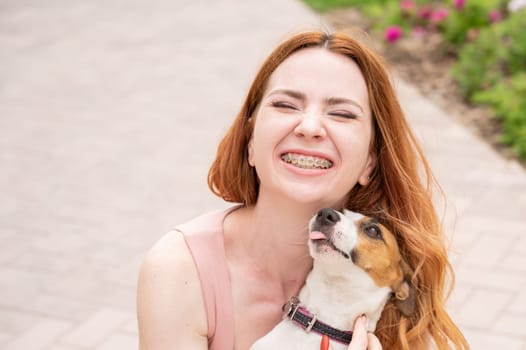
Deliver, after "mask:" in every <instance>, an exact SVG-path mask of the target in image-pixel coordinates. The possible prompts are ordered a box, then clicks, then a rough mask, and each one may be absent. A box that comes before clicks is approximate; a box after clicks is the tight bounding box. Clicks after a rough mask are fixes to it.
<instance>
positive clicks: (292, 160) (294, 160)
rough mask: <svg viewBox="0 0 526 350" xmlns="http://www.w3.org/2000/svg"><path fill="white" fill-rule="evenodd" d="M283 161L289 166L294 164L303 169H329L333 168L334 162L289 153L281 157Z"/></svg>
mask: <svg viewBox="0 0 526 350" xmlns="http://www.w3.org/2000/svg"><path fill="white" fill-rule="evenodd" d="M281 159H282V160H283V161H284V162H285V163H288V164H292V165H294V166H296V167H298V168H302V169H329V168H332V165H333V163H332V161H330V160H329V159H326V158H323V157H318V156H312V155H304V154H299V153H293V152H288V153H284V154H282V155H281Z"/></svg>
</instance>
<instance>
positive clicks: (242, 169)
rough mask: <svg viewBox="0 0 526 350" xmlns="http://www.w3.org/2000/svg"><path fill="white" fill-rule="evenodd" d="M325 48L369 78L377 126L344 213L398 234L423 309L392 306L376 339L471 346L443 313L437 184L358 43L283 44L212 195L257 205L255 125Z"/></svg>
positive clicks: (254, 90) (238, 121)
mask: <svg viewBox="0 0 526 350" xmlns="http://www.w3.org/2000/svg"><path fill="white" fill-rule="evenodd" d="M308 47H322V48H325V49H327V50H329V51H331V52H334V53H337V54H341V55H344V56H347V57H349V58H350V59H352V60H354V62H356V64H357V65H358V67H359V68H360V70H361V72H362V74H363V77H364V79H365V82H366V85H367V89H368V94H369V101H370V104H371V111H372V117H373V124H374V125H373V126H374V139H373V141H372V145H371V147H373V151H374V153H375V154H376V156H377V165H376V168H375V170H374V172H373V174H372V176H371V180H370V182H369V184H367V186H361V185H360V184H356V186H355V187H354V188H353V189H351V191H350V196H349V201H348V203H347V205H346V207H347V208H348V209H350V210H353V211H358V212H361V213H363V214H365V215H375V216H381V217H383V219H384V221H385V222H388V223H389V226H390V228H391V229H392V230H393V231H394V232H395V234H396V236H397V240H398V243H399V246H400V249H401V252H402V255H403V256H404V258H405V260H406V261H407V262H408V263H409V265H410V266H411V268H412V270H413V271H414V273H412V275H411V276H408V277H409V278H410V279H411V281H412V283H413V285H414V286H415V288H416V289H417V305H416V310H415V312H414V313H413V314H412V315H411V316H410V317H406V316H403V315H402V314H401V313H400V312H399V311H398V310H397V309H396V307H395V306H394V304H392V303H388V305H387V306H386V307H385V309H384V312H383V313H382V317H381V319H380V321H379V322H378V325H377V331H376V335H377V336H378V338H379V339H380V342H381V343H382V346H383V348H384V349H391V350H393V349H404V350H408V349H427V348H429V340H430V338H432V341H433V342H434V343H435V344H436V345H437V347H438V348H439V349H445V348H449V347H450V345H453V346H454V347H455V348H457V349H468V348H469V346H468V344H467V342H466V340H465V338H464V337H463V335H462V333H461V332H460V330H459V329H458V328H457V326H456V325H455V324H454V323H453V321H452V320H451V318H450V317H449V315H448V313H447V312H446V309H445V284H446V276H447V274H448V273H449V275H450V277H451V279H452V278H453V271H452V268H451V265H450V263H449V261H448V259H447V252H446V248H445V243H444V236H443V232H442V228H441V225H440V223H439V220H438V217H437V215H436V212H435V209H434V206H433V203H432V193H431V192H432V188H433V187H434V185H436V183H435V181H434V178H433V175H432V173H431V170H430V167H429V165H428V163H427V161H426V159H425V157H424V154H423V152H422V149H421V148H420V146H419V145H418V143H417V141H416V139H415V136H414V135H413V133H412V131H411V128H410V127H409V124H408V123H407V121H406V119H405V117H404V113H403V111H402V109H401V107H400V104H399V102H398V98H397V96H396V93H395V90H394V88H393V85H392V83H391V79H390V77H389V74H388V70H387V68H386V67H387V65H386V63H385V61H384V60H383V59H382V58H381V57H380V56H378V55H377V54H376V53H374V52H373V51H372V50H370V49H369V48H368V47H367V46H366V45H364V44H362V43H361V42H360V41H358V40H356V39H354V38H352V37H350V36H348V35H346V34H343V33H338V32H337V33H331V34H328V33H325V32H322V31H309V32H303V33H299V34H296V35H294V36H292V37H291V38H289V39H288V40H286V41H284V42H283V43H282V44H281V45H279V46H278V47H277V48H276V49H275V50H274V51H273V52H272V54H271V55H270V56H269V57H268V58H267V59H266V60H265V62H264V63H263V65H262V67H261V69H260V70H259V72H258V74H257V75H256V78H255V79H254V81H253V83H252V85H251V87H250V89H249V91H248V95H247V97H246V99H245V101H244V103H243V106H242V107H241V111H240V112H239V113H238V115H237V117H236V118H235V120H234V122H233V124H232V125H231V127H230V129H229V130H228V132H227V134H226V136H225V137H224V138H223V140H222V141H221V142H220V144H219V147H218V150H217V156H216V159H215V161H214V162H213V164H212V166H211V168H210V172H209V174H208V184H209V187H210V188H211V190H212V191H213V192H214V193H215V194H217V195H218V196H220V197H222V198H223V199H225V200H226V201H230V202H239V203H244V204H246V205H251V204H254V203H255V202H256V201H257V197H258V179H257V175H256V173H255V170H254V169H253V168H252V167H250V166H249V164H248V153H247V145H248V142H249V140H250V137H251V135H252V132H253V129H254V121H253V119H252V118H251V117H252V116H253V115H254V113H255V111H256V110H257V108H258V105H259V103H260V102H261V99H262V96H263V93H264V91H265V88H266V84H267V82H268V80H269V78H270V76H271V74H272V73H273V72H274V70H275V69H276V68H277V67H278V66H279V65H280V64H281V63H282V62H283V61H284V60H285V59H286V58H287V57H289V56H290V55H292V54H293V53H294V52H296V51H298V50H301V49H304V48H308Z"/></svg>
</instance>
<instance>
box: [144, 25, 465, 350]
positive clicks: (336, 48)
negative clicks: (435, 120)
mask: <svg viewBox="0 0 526 350" xmlns="http://www.w3.org/2000/svg"><path fill="white" fill-rule="evenodd" d="M422 175H423V176H422ZM422 179H423V180H422ZM432 180H433V178H432V175H431V173H430V169H429V167H428V165H427V162H426V160H425V158H424V156H423V154H422V151H421V149H420V147H419V146H418V145H417V143H416V141H415V138H414V136H413V134H412V133H411V130H410V129H409V126H408V124H407V122H406V120H405V119H404V116H403V113H402V110H401V108H400V106H399V103H398V100H397V98H396V96H395V92H394V90H393V87H392V85H391V82H390V80H389V77H388V75H387V73H386V68H385V64H384V63H383V61H382V59H381V58H380V57H378V56H377V55H376V54H375V53H373V52H372V51H370V50H369V49H367V48H366V47H365V46H364V45H363V44H361V43H359V42H358V41H356V40H355V39H353V38H351V37H348V36H346V35H345V34H342V33H333V34H327V33H324V32H318V31H312V32H303V33H300V34H297V35H294V36H293V37H291V38H290V39H288V40H286V41H285V42H283V43H282V44H281V45H280V46H278V47H277V48H276V49H275V50H274V52H273V53H272V54H271V55H270V56H269V57H268V58H267V60H266V61H265V62H264V64H263V66H262V67H261V69H260V71H259V72H258V74H257V76H256V78H255V80H254V82H253V84H252V86H251V88H250V90H249V92H248V95H247V97H246V99H245V102H244V104H243V106H242V108H241V111H240V113H239V114H238V116H237V118H236V119H235V120H234V123H233V124H232V126H231V128H230V130H229V131H228V132H227V134H226V136H225V137H224V139H223V140H222V142H221V143H220V145H219V148H218V152H217V157H216V159H215V161H214V163H213V165H212V167H211V169H210V173H209V186H210V188H211V189H212V191H213V192H214V193H216V194H217V195H219V196H221V197H222V198H223V199H225V200H226V201H230V202H235V203H241V205H238V206H235V207H233V208H230V209H229V210H226V211H221V212H217V213H212V214H208V215H205V216H203V217H200V218H197V219H196V220H193V221H192V222H190V223H187V224H185V225H182V226H180V227H179V228H178V229H177V230H175V231H174V232H171V233H169V234H167V235H166V236H165V237H163V238H162V239H161V240H160V241H159V242H158V243H157V244H156V245H155V246H154V247H153V248H152V249H151V251H150V252H149V253H148V254H147V256H146V257H145V259H144V262H143V265H142V268H141V273H140V277H139V287H138V317H139V333H140V344H141V349H143V350H145V349H148V350H151V349H155V350H160V349H222V350H224V349H232V348H235V349H249V348H250V346H251V344H252V343H253V342H254V341H255V340H256V339H258V338H259V337H261V336H263V335H264V334H266V333H267V332H268V331H270V330H271V329H272V327H273V326H274V325H276V324H277V323H278V322H279V321H280V320H281V318H282V311H281V308H282V305H283V304H284V303H285V302H286V301H287V300H288V299H289V298H290V297H291V296H295V295H297V293H298V291H299V289H300V288H301V287H302V285H303V283H304V280H305V277H306V275H307V274H308V272H309V270H310V268H311V266H312V261H311V258H310V257H309V255H308V248H307V244H306V240H307V237H308V235H307V223H308V221H309V219H310V218H311V217H312V215H313V214H314V213H316V212H317V211H318V210H319V209H320V208H323V207H332V208H337V209H341V208H344V207H345V208H348V209H351V210H354V211H359V212H362V213H364V214H365V215H375V216H380V217H381V218H382V219H383V221H384V222H386V223H389V225H390V226H391V229H392V230H393V231H394V232H395V233H396V235H397V238H398V240H399V245H400V247H401V250H402V252H403V254H404V256H405V257H406V260H407V261H408V262H409V264H410V265H411V267H412V268H413V269H414V271H415V274H414V277H413V280H412V282H413V284H414V285H415V286H416V287H417V289H418V302H417V307H416V311H415V312H414V313H413V315H412V316H411V317H409V318H408V317H405V316H402V315H401V314H400V313H399V312H398V311H397V310H396V308H394V307H393V306H392V305H390V304H388V305H387V306H386V308H385V310H384V313H383V315H382V318H381V319H380V321H379V323H378V326H377V331H376V335H372V334H367V333H366V332H365V330H364V325H363V321H364V320H363V319H362V318H359V319H358V320H357V321H356V322H355V327H354V336H353V341H352V342H351V344H350V345H349V349H381V348H382V346H383V347H384V348H385V349H427V348H429V346H430V344H431V343H432V342H433V343H435V344H436V346H437V347H438V348H440V349H444V348H449V347H450V346H454V347H455V348H457V349H465V348H468V346H467V343H466V341H465V339H464V338H463V336H462V334H461V333H460V331H459V330H458V328H457V327H456V326H455V325H454V323H453V322H452V321H451V319H450V318H449V316H448V314H447V313H446V310H445V305H444V285H445V279H446V272H448V271H450V270H451V268H450V264H449V262H448V260H447V255H446V250H445V247H444V242H443V236H442V232H441V228H440V225H439V222H438V219H437V216H436V214H435V211H434V208H433V205H432V200H431V185H432ZM379 341H380V342H381V344H382V345H380V343H379Z"/></svg>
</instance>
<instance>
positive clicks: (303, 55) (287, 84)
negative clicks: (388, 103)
mask: <svg viewBox="0 0 526 350" xmlns="http://www.w3.org/2000/svg"><path fill="white" fill-rule="evenodd" d="M279 90H283V91H297V92H298V93H301V94H304V95H306V96H307V97H320V98H323V99H330V98H342V99H345V98H347V99H352V100H356V101H358V102H359V103H360V104H361V105H369V96H368V92H367V85H366V83H365V79H364V77H363V74H362V72H361V71H360V68H359V67H358V65H357V64H356V62H354V61H353V60H352V59H351V58H349V57H347V56H344V55H342V54H338V53H334V52H331V51H329V50H327V49H324V48H318V47H316V48H306V49H301V50H299V51H297V52H295V53H293V54H292V55H290V56H289V57H287V58H286V59H285V60H284V61H283V62H282V63H281V64H280V65H279V66H278V67H277V68H276V69H275V70H274V72H273V73H272V74H271V76H270V78H269V81H268V83H267V86H266V90H265V95H266V96H268V95H269V94H272V93H273V91H279Z"/></svg>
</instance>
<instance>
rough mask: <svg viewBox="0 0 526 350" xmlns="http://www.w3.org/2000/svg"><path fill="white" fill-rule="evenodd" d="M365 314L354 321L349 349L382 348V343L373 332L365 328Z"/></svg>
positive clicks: (371, 349) (374, 349) (378, 349)
mask: <svg viewBox="0 0 526 350" xmlns="http://www.w3.org/2000/svg"><path fill="white" fill-rule="evenodd" d="M365 321H366V317H365V315H363V316H360V317H358V318H357V319H356V321H355V322H354V329H353V333H352V341H351V343H350V344H349V347H348V348H347V350H382V344H380V341H379V340H378V338H376V336H375V335H374V334H373V333H370V332H367V329H366V328H365Z"/></svg>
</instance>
